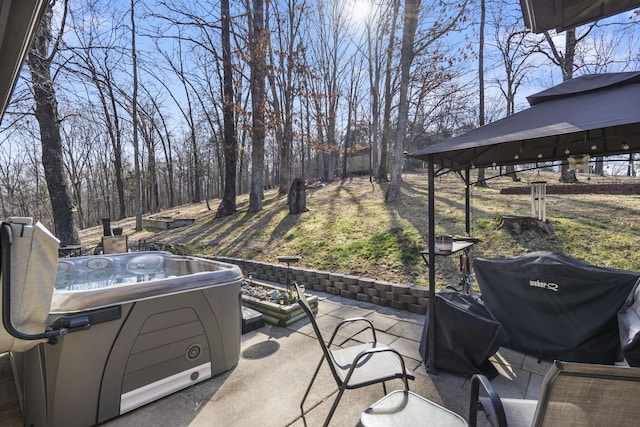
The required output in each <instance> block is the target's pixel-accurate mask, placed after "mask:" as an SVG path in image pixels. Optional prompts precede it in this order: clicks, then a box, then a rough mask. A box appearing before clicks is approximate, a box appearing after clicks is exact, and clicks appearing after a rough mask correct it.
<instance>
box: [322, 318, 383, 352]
mask: <svg viewBox="0 0 640 427" xmlns="http://www.w3.org/2000/svg"><path fill="white" fill-rule="evenodd" d="M355 322H365V323H367V325H366V326H365V327H364V328H363V329H361V330H359V331H358V332H357V333H355V334H353V335H351V336H350V337H349V338H348V339H346V340H345V341H343V342H342V343H340V345H342V344H344V343H345V342H347V341H349V339H351V338H353V337H354V336H356V335H358V334H359V333H360V332H362V331H364V330H366V329H371V333H372V334H373V342H378V340H377V338H376V328H375V327H374V326H373V323H372V322H371V320H369V319H366V318H364V317H351V318H349V319H344V320H343V321H341V322H340V323H338V324H337V325H336V327H335V329H334V330H333V334H331V339H330V340H329V344H327V347H331V343H333V340H334V338H335V337H336V335H337V334H338V331H339V330H340V328H341V327H343V326H345V325H347V324H349V323H355Z"/></svg>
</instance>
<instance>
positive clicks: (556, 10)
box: [520, 0, 640, 33]
mask: <svg viewBox="0 0 640 427" xmlns="http://www.w3.org/2000/svg"><path fill="white" fill-rule="evenodd" d="M520 6H521V7H522V15H523V17H524V23H525V25H526V26H527V27H528V28H531V30H532V31H533V32H534V33H541V32H543V31H546V30H551V29H555V30H556V31H557V32H561V31H565V30H568V29H570V28H575V27H577V26H580V25H584V24H587V23H589V22H592V21H596V20H598V19H602V18H606V17H608V16H613V15H617V14H618V13H622V12H624V11H627V10H631V9H635V8H637V7H640V1H638V0H520Z"/></svg>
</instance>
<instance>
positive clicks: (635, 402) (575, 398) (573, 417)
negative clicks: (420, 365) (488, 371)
mask: <svg viewBox="0 0 640 427" xmlns="http://www.w3.org/2000/svg"><path fill="white" fill-rule="evenodd" d="M480 385H482V386H483V388H484V390H485V391H486V394H487V396H486V397H485V396H483V397H479V387H480ZM479 406H482V409H483V410H484V411H485V413H486V414H487V417H488V419H489V421H490V422H491V424H492V425H494V426H500V427H503V426H509V427H519V426H560V425H561V426H581V427H582V426H609V425H611V426H636V425H638V421H639V420H640V369H639V368H630V367H626V366H614V365H593V364H586V363H571V362H560V361H555V362H554V363H553V365H552V366H551V369H549V371H548V372H547V374H546V375H545V377H544V380H543V382H542V387H541V391H540V397H539V399H538V400H529V399H504V398H501V397H499V396H498V394H497V393H496V392H495V390H494V389H493V387H492V386H491V383H490V382H489V380H488V379H487V378H486V377H484V376H483V375H479V374H476V375H474V376H473V377H472V378H471V395H470V401H469V425H471V426H475V425H476V423H477V415H478V409H479Z"/></svg>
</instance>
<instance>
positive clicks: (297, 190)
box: [287, 178, 308, 215]
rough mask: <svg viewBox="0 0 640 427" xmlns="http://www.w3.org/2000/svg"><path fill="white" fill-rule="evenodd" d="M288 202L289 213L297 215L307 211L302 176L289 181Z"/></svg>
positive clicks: (305, 192)
mask: <svg viewBox="0 0 640 427" xmlns="http://www.w3.org/2000/svg"><path fill="white" fill-rule="evenodd" d="M287 202H288V203H289V214H290V215H297V214H301V213H303V212H307V211H308V209H307V191H306V188H305V186H304V181H303V180H302V178H296V179H294V180H293V182H292V183H291V188H289V195H288V197H287Z"/></svg>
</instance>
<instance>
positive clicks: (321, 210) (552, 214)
mask: <svg viewBox="0 0 640 427" xmlns="http://www.w3.org/2000/svg"><path fill="white" fill-rule="evenodd" d="M491 173H492V171H488V174H489V175H491ZM519 176H520V178H521V181H520V182H518V183H514V182H513V181H512V180H511V178H506V177H503V178H497V179H492V180H490V181H489V182H488V183H489V186H488V187H486V188H483V187H473V188H472V195H471V205H472V210H471V213H472V233H471V234H472V236H473V237H477V238H480V239H481V240H482V242H481V243H479V244H478V245H476V247H475V249H474V253H473V256H475V257H478V256H483V257H507V256H515V255H518V254H522V253H526V252H530V251H534V250H543V249H548V250H553V251H557V252H561V253H564V254H567V255H570V256H573V257H576V258H580V259H582V260H584V261H586V262H589V263H592V264H595V265H599V266H603V267H615V268H623V269H631V270H638V269H640V254H639V253H638V250H637V245H638V241H639V238H640V225H638V223H637V220H636V219H637V217H638V214H639V213H640V196H639V195H638V194H631V195H608V194H549V195H547V217H548V222H549V224H550V225H551V226H552V227H553V232H552V233H551V234H546V233H544V232H542V231H540V230H524V231H523V232H522V233H521V234H514V233H513V232H512V231H511V230H508V229H505V228H500V227H499V223H500V221H499V218H500V217H501V216H504V215H518V216H520V215H523V216H527V215H530V213H531V207H530V196H529V194H528V192H527V191H525V193H527V194H520V195H517V194H516V195H514V194H501V193H500V192H501V189H504V188H507V187H513V186H520V187H524V188H528V183H529V182H531V181H534V180H540V179H548V181H549V183H550V184H551V183H552V182H551V181H552V180H554V179H555V180H557V173H551V172H545V173H540V174H538V173H528V174H527V173H520V174H519ZM579 179H580V180H581V184H573V185H581V186H584V187H585V188H588V186H587V182H588V183H589V185H594V184H595V185H598V184H599V183H603V184H604V183H606V184H607V185H623V184H629V183H633V182H636V181H637V179H636V178H627V177H608V178H601V177H590V176H587V175H584V176H579ZM554 183H555V182H554ZM385 187H386V184H377V183H375V181H374V182H371V181H370V180H369V178H368V177H354V178H351V179H348V180H345V181H342V182H334V183H331V184H329V185H321V184H318V185H315V186H313V187H312V188H308V189H307V207H308V209H309V211H308V212H305V213H303V214H300V215H289V214H288V208H287V198H286V196H279V195H278V193H277V191H276V190H270V191H267V192H266V194H265V203H264V206H265V208H264V209H263V210H262V211H260V212H257V213H249V212H248V210H247V207H248V196H240V197H239V203H238V211H237V212H236V213H235V214H234V215H232V216H229V217H225V218H215V210H213V209H211V210H210V209H208V208H207V204H206V203H195V204H190V205H183V206H179V207H177V208H174V209H171V210H167V211H163V212H162V213H161V215H164V216H171V217H173V218H194V219H195V222H194V223H193V224H192V225H190V226H187V227H183V228H178V229H174V230H165V231H150V230H143V231H141V232H134V228H133V226H134V220H133V218H127V219H125V220H122V221H118V222H114V223H113V224H112V225H114V226H120V227H122V228H123V229H124V233H125V234H127V235H128V236H129V242H130V246H131V247H133V248H134V249H136V248H137V244H138V242H139V241H146V242H147V243H154V244H155V245H156V247H158V248H164V249H168V250H172V251H175V252H180V253H189V254H207V255H224V256H232V257H239V258H246V259H253V260H258V261H264V262H271V263H277V260H276V256H277V255H299V256H301V257H302V261H301V263H300V266H301V267H303V268H314V269H321V270H326V271H334V272H342V273H348V274H353V275H358V276H365V277H371V278H376V279H384V280H388V281H392V282H396V283H415V284H422V285H424V284H426V283H427V269H426V266H425V264H424V262H423V260H422V258H421V256H420V251H421V250H424V249H425V248H426V242H427V235H426V230H427V194H428V186H427V176H426V174H424V173H412V174H404V175H403V184H402V197H401V199H400V201H398V202H395V203H385V201H384V192H385ZM435 195H436V212H435V215H436V223H437V225H436V233H438V234H464V186H463V184H462V181H461V180H460V179H459V178H458V177H456V176H455V175H454V174H447V175H445V176H443V177H441V178H437V180H436V193H435ZM215 202H216V201H215V200H212V201H211V205H213V206H215ZM101 234H102V227H93V228H90V229H86V230H83V231H82V232H81V240H82V243H83V244H86V245H88V249H91V248H92V246H94V245H95V244H97V242H99V241H100V235H101ZM438 263H439V265H438V269H437V274H438V277H437V280H438V283H439V285H445V284H450V283H452V282H455V274H456V269H457V260H452V259H449V258H447V259H442V260H440V259H439V260H438Z"/></svg>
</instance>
